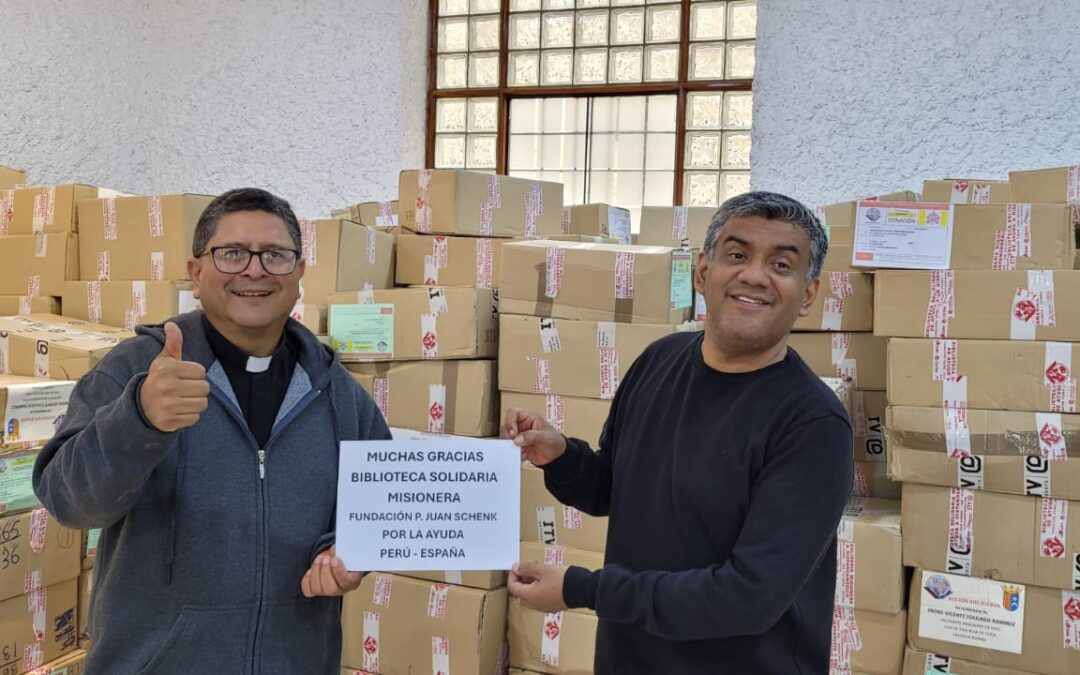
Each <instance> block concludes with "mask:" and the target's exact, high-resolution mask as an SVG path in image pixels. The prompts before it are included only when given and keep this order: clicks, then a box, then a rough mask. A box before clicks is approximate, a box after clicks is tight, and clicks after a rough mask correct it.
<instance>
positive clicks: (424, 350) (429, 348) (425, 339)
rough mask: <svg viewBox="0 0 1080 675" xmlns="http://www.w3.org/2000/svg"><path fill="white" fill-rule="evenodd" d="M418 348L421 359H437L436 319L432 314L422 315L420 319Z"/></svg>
mask: <svg viewBox="0 0 1080 675" xmlns="http://www.w3.org/2000/svg"><path fill="white" fill-rule="evenodd" d="M420 347H421V354H420V355H421V357H422V358H425V359H437V358H439V331H438V319H437V318H436V317H435V315H434V314H424V315H421V317H420Z"/></svg>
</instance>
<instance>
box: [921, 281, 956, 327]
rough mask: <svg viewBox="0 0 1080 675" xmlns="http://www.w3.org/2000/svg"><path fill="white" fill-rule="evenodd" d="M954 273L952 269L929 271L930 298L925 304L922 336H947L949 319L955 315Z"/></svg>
mask: <svg viewBox="0 0 1080 675" xmlns="http://www.w3.org/2000/svg"><path fill="white" fill-rule="evenodd" d="M955 290H956V275H955V274H954V273H953V271H952V270H934V271H933V272H931V273H930V300H929V302H928V303H927V305H926V321H925V323H924V324H923V337H928V338H947V337H949V319H951V318H953V317H955V316H956V293H955Z"/></svg>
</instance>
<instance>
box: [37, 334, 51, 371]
mask: <svg viewBox="0 0 1080 675" xmlns="http://www.w3.org/2000/svg"><path fill="white" fill-rule="evenodd" d="M34 377H49V343H48V342H46V341H45V340H37V341H36V342H35V344H34Z"/></svg>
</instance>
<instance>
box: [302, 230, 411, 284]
mask: <svg viewBox="0 0 1080 675" xmlns="http://www.w3.org/2000/svg"><path fill="white" fill-rule="evenodd" d="M300 232H301V238H302V241H303V249H304V250H303V259H304V260H305V261H306V262H307V268H306V269H305V270H304V276H303V277H302V278H301V279H300V291H301V293H300V299H301V301H302V302H304V303H306V304H312V305H328V304H329V303H328V302H327V301H328V299H329V298H330V296H331V295H332V294H334V293H336V292H339V291H359V290H361V289H363V288H365V284H370V286H369V287H368V288H391V287H392V286H393V279H394V238H393V236H392V235H389V234H386V233H385V232H379V231H378V230H375V229H373V228H370V227H364V226H363V225H359V224H357V223H354V222H351V221H348V220H334V219H325V220H302V221H300Z"/></svg>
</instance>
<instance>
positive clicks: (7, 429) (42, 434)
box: [3, 382, 75, 445]
mask: <svg viewBox="0 0 1080 675" xmlns="http://www.w3.org/2000/svg"><path fill="white" fill-rule="evenodd" d="M74 388H75V383H74V382H57V383H55V385H54V386H43V385H39V384H9V385H8V386H7V408H6V409H5V410H4V429H3V444H4V445H10V444H12V443H29V442H38V441H47V440H49V439H50V438H52V437H53V434H55V433H56V429H57V428H58V427H59V426H60V423H61V422H63V421H64V414H65V413H67V406H68V399H69V398H71V390H72V389H74Z"/></svg>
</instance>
